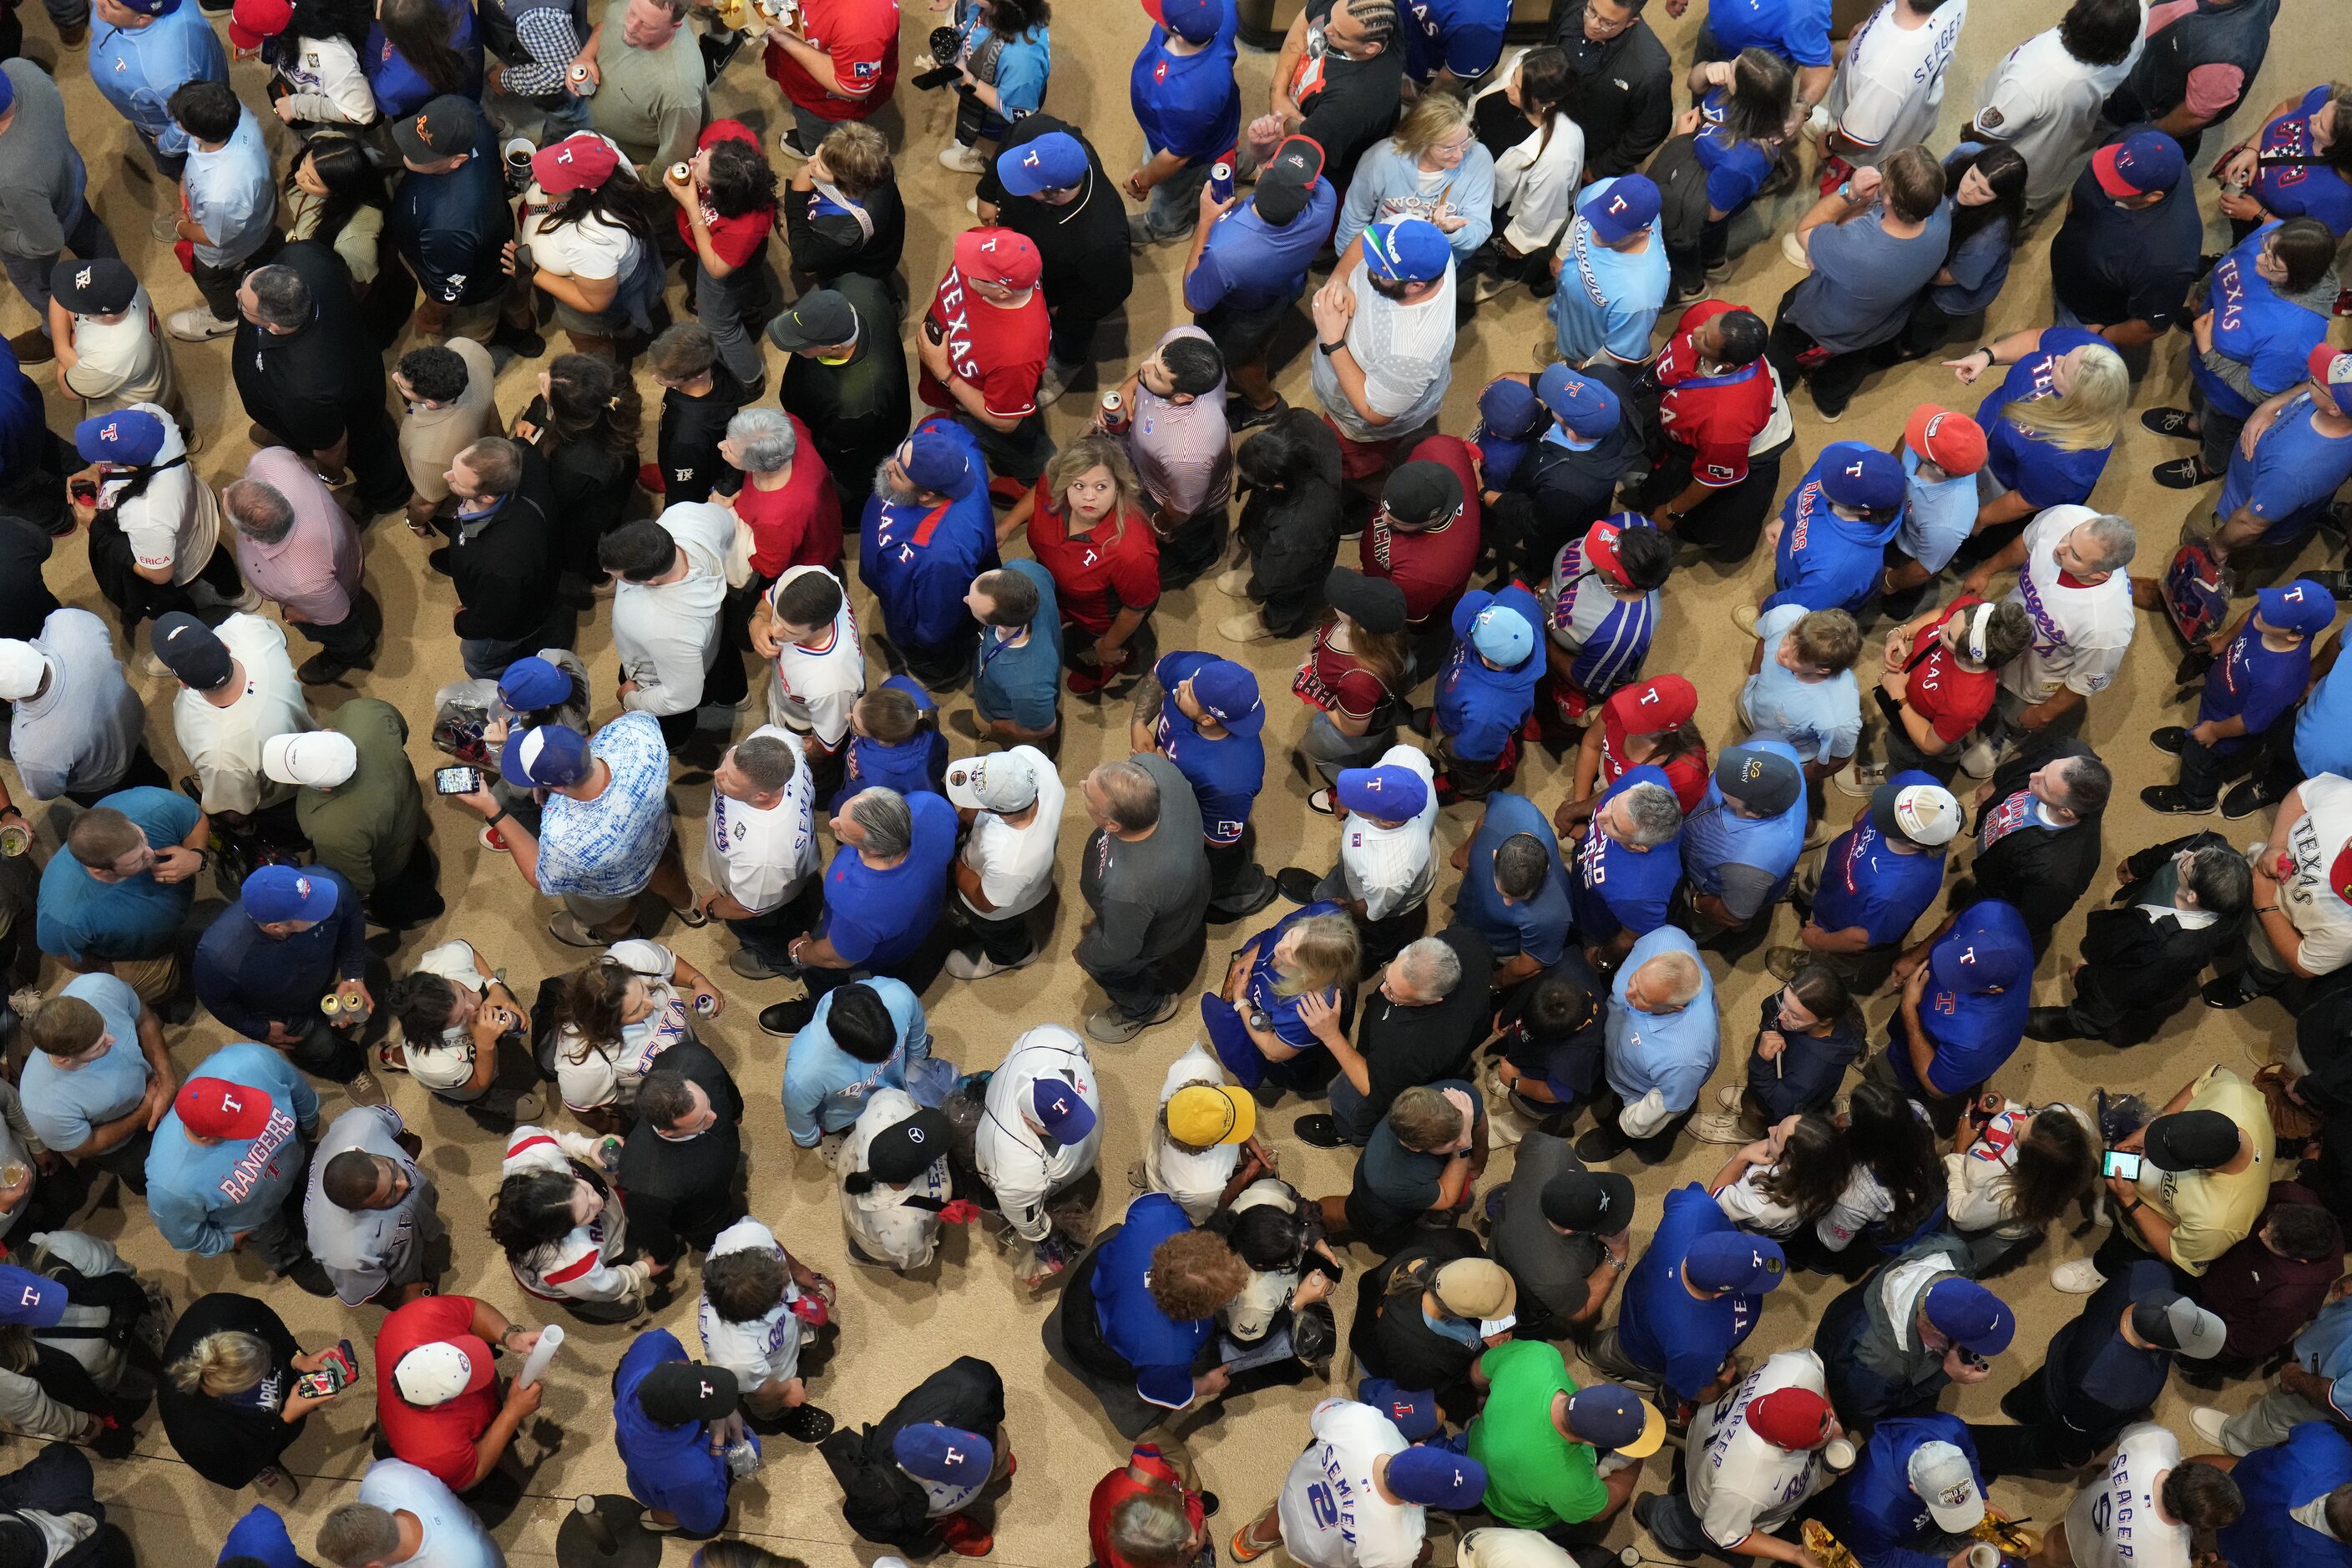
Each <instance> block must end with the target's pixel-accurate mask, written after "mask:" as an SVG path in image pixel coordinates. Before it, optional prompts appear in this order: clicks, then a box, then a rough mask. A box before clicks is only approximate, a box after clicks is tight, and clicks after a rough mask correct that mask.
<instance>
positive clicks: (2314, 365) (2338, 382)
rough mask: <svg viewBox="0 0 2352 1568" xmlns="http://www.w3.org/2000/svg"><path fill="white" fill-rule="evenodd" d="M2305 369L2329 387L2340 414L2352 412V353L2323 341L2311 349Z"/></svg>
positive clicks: (2320, 382) (2330, 397)
mask: <svg viewBox="0 0 2352 1568" xmlns="http://www.w3.org/2000/svg"><path fill="white" fill-rule="evenodd" d="M2305 370H2307V371H2308V372H2309V373H2310V375H2311V379H2312V380H2314V381H2315V382H2317V383H2319V384H2320V385H2322V386H2324V387H2326V388H2327V396H2328V399H2329V401H2330V402H2332V403H2334V404H2335V405H2336V412H2337V413H2338V414H2345V413H2352V353H2345V352H2344V351H2343V350H2342V349H2339V348H2337V347H2336V345H2335V344H2333V343H2322V344H2320V345H2319V346H2318V347H2317V348H2315V349H2314V350H2312V351H2311V358H2310V359H2309V360H2308V361H2306V362H2305Z"/></svg>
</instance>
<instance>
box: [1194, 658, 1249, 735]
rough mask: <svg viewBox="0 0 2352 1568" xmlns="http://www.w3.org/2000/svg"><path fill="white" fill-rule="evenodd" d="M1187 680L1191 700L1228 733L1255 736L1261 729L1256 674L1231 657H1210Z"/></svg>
mask: <svg viewBox="0 0 2352 1568" xmlns="http://www.w3.org/2000/svg"><path fill="white" fill-rule="evenodd" d="M1191 679H1192V700H1193V701H1195V702H1198V703H1199V704H1200V705H1201V707H1202V710H1203V711H1204V712H1206V713H1207V714H1208V715H1209V717H1210V718H1212V719H1214V720H1215V721H1217V722H1218V723H1219V724H1220V725H1222V726H1223V728H1224V729H1225V730H1226V731H1229V732H1231V733H1233V734H1235V735H1255V734H1256V733H1257V732H1258V731H1260V730H1262V729H1264V728H1265V702H1264V701H1263V700H1260V698H1259V696H1258V690H1257V677H1256V676H1255V675H1252V674H1251V673H1250V672H1249V671H1248V670H1246V669H1244V668H1242V667H1241V666H1240V665H1238V664H1235V663H1234V661H1233V660H1232V659H1229V658H1213V659H1211V660H1209V662H1208V663H1206V664H1204V665H1202V666H1201V668H1198V669H1196V670H1194V671H1193V672H1192V677H1191Z"/></svg>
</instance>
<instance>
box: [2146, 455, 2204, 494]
mask: <svg viewBox="0 0 2352 1568" xmlns="http://www.w3.org/2000/svg"><path fill="white" fill-rule="evenodd" d="M2148 477H2149V478H2151V479H2154V480H2155V481H2156V482H2157V483H2158V484H2160V485H2162V486H2163V487H2164V488H2165V489H2168V490H2193V489H2196V488H2197V487H2198V486H2200V485H2210V484H2211V483H2212V482H2213V481H2214V480H2215V479H2220V478H2221V475H2219V474H2217V473H2215V472H2214V471H2213V470H2212V469H2210V468H2207V467H2206V466H2205V459H2203V458H2173V459H2172V461H2170V462H2168V463H2158V464H2157V466H2156V467H2154V468H2150V469H2149V470H2148Z"/></svg>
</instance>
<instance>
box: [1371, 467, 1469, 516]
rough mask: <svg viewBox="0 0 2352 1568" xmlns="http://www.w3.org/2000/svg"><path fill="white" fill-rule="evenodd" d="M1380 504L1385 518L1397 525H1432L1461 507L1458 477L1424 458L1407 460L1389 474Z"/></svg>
mask: <svg viewBox="0 0 2352 1568" xmlns="http://www.w3.org/2000/svg"><path fill="white" fill-rule="evenodd" d="M1381 505H1382V506H1383V507H1385V508H1387V509H1388V514H1389V521H1391V523H1394V524H1396V525H1397V526H1399V527H1402V528H1407V529H1411V528H1413V527H1422V528H1428V527H1432V526H1433V525H1435V524H1437V523H1440V522H1443V521H1445V520H1446V519H1447V518H1450V517H1452V516H1453V515H1454V513H1455V512H1457V511H1460V510H1462V478H1461V476H1460V475H1458V474H1456V473H1455V472H1454V470H1453V469H1452V468H1447V467H1446V466H1445V465H1444V464H1443V463H1434V462H1431V461H1429V460H1428V459H1426V458H1423V460H1421V461H1420V462H1415V463H1407V464H1405V465H1403V466H1402V468H1398V469H1397V470H1396V472H1394V473H1392V474H1391V475H1390V476H1389V482H1388V484H1387V485H1386V486H1385V487H1384V488H1383V489H1381Z"/></svg>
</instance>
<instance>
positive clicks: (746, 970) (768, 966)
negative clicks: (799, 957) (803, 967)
mask: <svg viewBox="0 0 2352 1568" xmlns="http://www.w3.org/2000/svg"><path fill="white" fill-rule="evenodd" d="M727 967H728V968H730V969H731V970H733V971H734V972H735V973H738V974H740V975H741V976H742V977H743V978H744V979H746V980H774V979H777V978H779V977H781V976H782V975H786V974H790V973H792V970H791V969H790V968H788V967H779V966H778V965H776V964H772V963H769V962H768V961H767V960H766V959H764V958H761V956H760V955H759V954H758V953H756V952H752V951H751V949H750V948H748V947H739V948H737V949H736V950H735V951H734V952H730V953H729V954H728V955H727Z"/></svg>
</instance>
